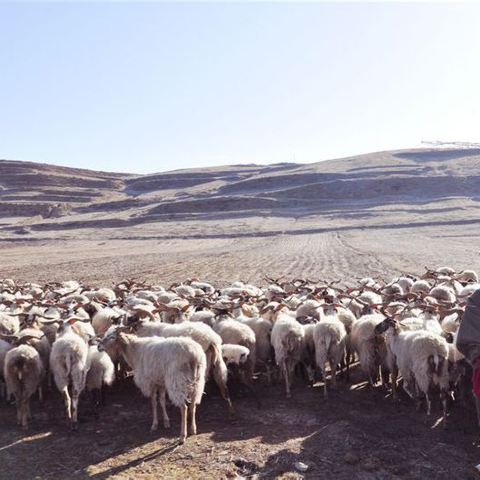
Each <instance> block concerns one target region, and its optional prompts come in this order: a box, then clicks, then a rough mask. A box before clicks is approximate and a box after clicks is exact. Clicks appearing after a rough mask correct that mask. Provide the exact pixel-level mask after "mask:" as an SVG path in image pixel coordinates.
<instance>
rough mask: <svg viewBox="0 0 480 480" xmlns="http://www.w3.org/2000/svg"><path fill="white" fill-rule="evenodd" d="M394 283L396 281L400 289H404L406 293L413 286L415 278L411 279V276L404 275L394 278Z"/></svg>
mask: <svg viewBox="0 0 480 480" xmlns="http://www.w3.org/2000/svg"><path fill="white" fill-rule="evenodd" d="M396 283H398V284H399V285H400V287H402V290H403V291H404V293H408V292H409V291H410V290H411V288H412V287H413V284H414V283H415V280H413V278H411V277H408V276H404V277H399V278H398V279H397V280H396Z"/></svg>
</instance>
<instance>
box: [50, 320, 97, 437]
mask: <svg viewBox="0 0 480 480" xmlns="http://www.w3.org/2000/svg"><path fill="white" fill-rule="evenodd" d="M74 322H75V320H67V321H65V322H64V323H63V324H62V325H61V327H60V329H59V331H58V333H57V339H56V340H55V342H53V345H52V351H51V353H50V370H51V372H52V373H53V378H54V380H55V384H56V386H57V388H58V390H59V391H60V392H61V394H62V396H63V400H64V402H65V409H66V412H67V418H68V420H69V421H70V422H71V427H72V429H73V430H76V429H77V428H78V400H79V397H80V394H81V393H82V391H83V389H84V388H85V381H86V378H87V372H88V345H87V343H86V342H85V340H83V339H82V338H81V337H80V336H79V335H78V334H77V333H75V332H74V331H73V329H72V325H73V323H74ZM69 386H70V387H71V395H72V396H71V398H70V394H69V392H68V387H69Z"/></svg>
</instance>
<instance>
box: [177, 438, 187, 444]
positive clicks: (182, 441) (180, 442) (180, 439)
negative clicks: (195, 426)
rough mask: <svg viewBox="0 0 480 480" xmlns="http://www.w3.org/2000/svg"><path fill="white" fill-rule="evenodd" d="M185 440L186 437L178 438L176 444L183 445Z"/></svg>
mask: <svg viewBox="0 0 480 480" xmlns="http://www.w3.org/2000/svg"><path fill="white" fill-rule="evenodd" d="M186 439H187V437H185V436H182V437H180V438H179V439H178V443H179V444H180V445H183V444H184V443H185V440H186Z"/></svg>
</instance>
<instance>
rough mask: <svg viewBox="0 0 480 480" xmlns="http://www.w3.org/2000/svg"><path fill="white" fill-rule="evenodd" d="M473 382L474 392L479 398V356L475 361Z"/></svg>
mask: <svg viewBox="0 0 480 480" xmlns="http://www.w3.org/2000/svg"><path fill="white" fill-rule="evenodd" d="M472 384H473V393H474V394H475V396H476V397H477V398H480V357H477V358H476V359H475V361H474V362H473V374H472Z"/></svg>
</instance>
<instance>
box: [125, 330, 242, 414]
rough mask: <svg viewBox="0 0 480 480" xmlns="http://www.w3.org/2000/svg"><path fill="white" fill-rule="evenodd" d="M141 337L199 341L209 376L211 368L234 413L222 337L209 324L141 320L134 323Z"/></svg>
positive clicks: (229, 407)
mask: <svg viewBox="0 0 480 480" xmlns="http://www.w3.org/2000/svg"><path fill="white" fill-rule="evenodd" d="M132 328H134V329H135V333H136V334H137V335H138V336H139V337H151V336H159V337H190V338H192V339H193V340H195V341H196V342H198V343H199V344H200V345H201V346H202V348H203V351H204V352H205V353H206V354H207V378H208V374H209V373H210V370H212V372H213V379H214V380H215V383H216V384H217V385H218V388H219V390H220V394H221V395H222V397H223V399H224V400H225V401H226V402H227V405H228V409H229V412H230V414H233V413H234V410H233V405H232V402H231V400H230V394H229V392H228V387H227V367H226V365H225V362H224V361H223V358H222V355H221V344H222V338H221V337H220V336H219V335H218V334H217V333H216V332H214V331H213V330H212V328H210V327H209V326H208V325H205V324H204V323H201V322H183V323H177V324H167V323H160V322H139V323H137V324H134V325H132Z"/></svg>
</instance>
